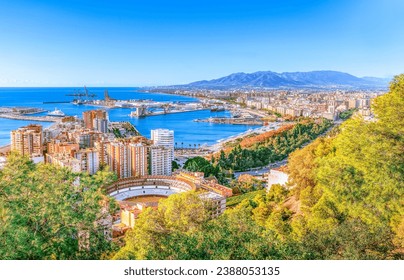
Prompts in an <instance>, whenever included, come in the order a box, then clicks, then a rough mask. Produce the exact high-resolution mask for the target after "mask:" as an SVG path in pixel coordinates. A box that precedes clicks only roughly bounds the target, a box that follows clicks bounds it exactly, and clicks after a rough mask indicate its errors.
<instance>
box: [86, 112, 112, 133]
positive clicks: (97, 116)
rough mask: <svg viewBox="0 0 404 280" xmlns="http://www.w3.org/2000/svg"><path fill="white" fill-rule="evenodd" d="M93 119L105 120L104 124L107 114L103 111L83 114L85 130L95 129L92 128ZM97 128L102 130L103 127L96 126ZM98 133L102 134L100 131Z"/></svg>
mask: <svg viewBox="0 0 404 280" xmlns="http://www.w3.org/2000/svg"><path fill="white" fill-rule="evenodd" d="M95 119H99V120H105V121H106V122H108V114H107V112H106V111H104V110H91V111H85V112H83V120H84V127H85V128H88V129H95V127H94V120H95ZM100 122H101V121H100ZM101 123H104V122H101ZM96 124H98V123H96ZM97 128H104V127H103V126H102V125H100V126H97ZM97 130H98V129H97ZM98 131H99V130H98ZM100 132H102V131H100ZM104 133H105V132H104Z"/></svg>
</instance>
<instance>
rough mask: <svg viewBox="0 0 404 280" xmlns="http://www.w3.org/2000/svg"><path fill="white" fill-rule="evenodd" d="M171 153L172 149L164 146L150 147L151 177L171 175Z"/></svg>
mask: <svg viewBox="0 0 404 280" xmlns="http://www.w3.org/2000/svg"><path fill="white" fill-rule="evenodd" d="M173 151H174V150H173V149H171V148H166V147H164V146H155V145H154V146H151V147H150V172H151V175H167V176H170V175H171V173H172V170H171V168H172V160H173V154H172V152H173Z"/></svg>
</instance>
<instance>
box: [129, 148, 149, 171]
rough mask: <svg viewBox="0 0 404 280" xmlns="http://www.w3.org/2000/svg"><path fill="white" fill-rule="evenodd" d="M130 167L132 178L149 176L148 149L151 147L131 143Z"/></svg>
mask: <svg viewBox="0 0 404 280" xmlns="http://www.w3.org/2000/svg"><path fill="white" fill-rule="evenodd" d="M129 149H130V166H131V176H136V177H137V176H145V175H147V174H148V170H147V167H148V161H147V160H148V157H147V154H148V149H149V147H148V146H146V145H144V144H142V143H130V144H129Z"/></svg>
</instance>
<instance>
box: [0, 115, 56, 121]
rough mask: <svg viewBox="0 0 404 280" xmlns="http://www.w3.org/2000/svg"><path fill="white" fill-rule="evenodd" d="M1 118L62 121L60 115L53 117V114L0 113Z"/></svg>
mask: <svg viewBox="0 0 404 280" xmlns="http://www.w3.org/2000/svg"><path fill="white" fill-rule="evenodd" d="M0 118H3V119H12V120H22V121H36V122H59V121H61V118H60V117H52V116H29V115H20V114H11V113H6V114H0Z"/></svg>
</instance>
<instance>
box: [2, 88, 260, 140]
mask: <svg viewBox="0 0 404 280" xmlns="http://www.w3.org/2000/svg"><path fill="white" fill-rule="evenodd" d="M75 90H81V91H83V90H82V89H80V88H0V106H7V107H8V106H10V107H12V106H24V107H37V108H42V109H45V110H48V111H53V110H55V108H57V109H60V110H62V111H63V112H64V113H65V114H66V115H69V116H80V117H81V116H82V113H83V111H87V110H92V109H99V108H100V107H95V106H89V105H81V106H77V105H74V104H72V103H52V104H44V103H43V102H52V101H53V102H55V101H56V102H60V101H72V100H73V99H74V98H75V97H73V96H67V94H72V93H74V91H75ZM88 90H89V92H90V93H93V94H96V95H97V96H96V97H95V99H103V98H104V90H105V88H88ZM108 92H109V95H110V97H111V98H115V99H120V100H127V99H150V100H155V101H181V102H195V101H197V99H195V98H192V97H187V96H180V95H172V94H163V93H144V92H139V89H137V88H108ZM131 110H134V109H129V108H119V109H117V108H114V109H108V114H109V118H110V120H111V121H129V122H131V123H132V124H133V125H134V126H135V127H136V128H137V129H138V130H139V132H140V133H141V134H142V135H143V136H145V137H148V138H149V137H150V130H152V129H157V128H167V129H172V130H174V137H175V142H177V143H178V146H180V145H182V144H181V143H183V145H184V147H188V146H189V145H192V146H193V145H194V144H196V145H198V144H200V145H204V144H207V145H212V144H215V143H217V141H218V140H220V139H224V138H227V137H230V136H232V135H236V134H239V133H241V132H244V131H247V130H248V129H250V128H255V127H257V126H248V125H229V124H211V123H201V122H194V121H193V120H194V119H203V118H209V117H215V116H230V112H210V110H203V111H195V112H187V113H178V114H167V115H158V116H150V117H144V118H131V117H129V114H130V112H131ZM43 114H46V113H42V114H39V115H43ZM30 123H36V122H33V121H20V120H10V119H0V146H3V145H7V144H9V142H10V131H11V130H14V129H17V128H18V127H21V126H24V125H27V124H30ZM40 124H42V125H43V126H44V127H48V126H50V125H51V124H52V123H49V122H45V123H40Z"/></svg>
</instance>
